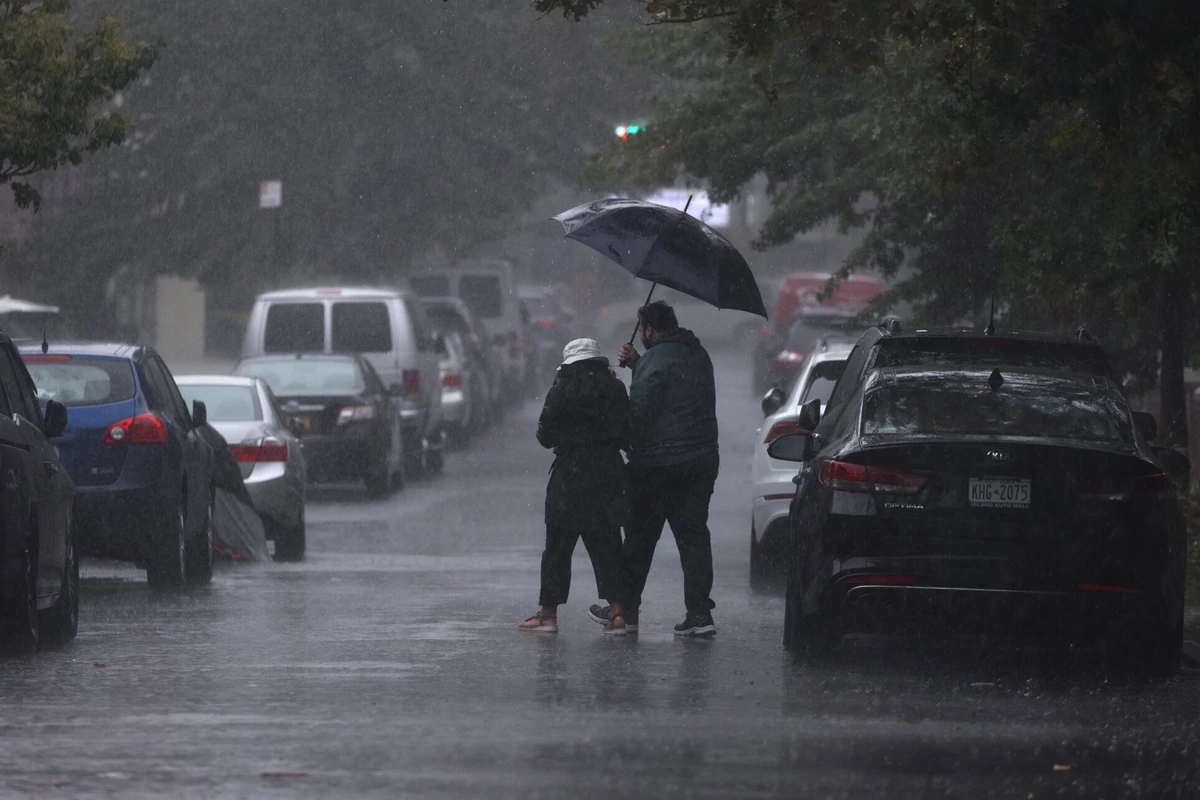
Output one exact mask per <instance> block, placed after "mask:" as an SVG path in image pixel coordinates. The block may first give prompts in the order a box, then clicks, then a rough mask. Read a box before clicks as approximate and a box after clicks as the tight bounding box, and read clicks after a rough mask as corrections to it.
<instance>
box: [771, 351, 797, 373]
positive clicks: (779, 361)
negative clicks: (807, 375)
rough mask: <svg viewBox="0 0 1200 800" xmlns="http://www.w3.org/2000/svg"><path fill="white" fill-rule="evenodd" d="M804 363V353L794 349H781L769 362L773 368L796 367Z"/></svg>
mask: <svg viewBox="0 0 1200 800" xmlns="http://www.w3.org/2000/svg"><path fill="white" fill-rule="evenodd" d="M803 363H804V353H800V352H798V351H796V350H783V351H780V353H779V355H777V356H775V360H774V361H772V362H771V364H772V365H773V366H774V367H775V369H796V368H797V367H799V366H800V365H801V364H803Z"/></svg>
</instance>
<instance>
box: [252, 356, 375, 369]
mask: <svg viewBox="0 0 1200 800" xmlns="http://www.w3.org/2000/svg"><path fill="white" fill-rule="evenodd" d="M365 360H366V359H365V358H364V357H363V356H362V355H361V354H359V353H264V354H263V355H260V356H247V357H246V358H243V359H242V360H241V361H239V362H238V365H239V366H240V365H242V364H252V363H255V362H258V361H353V362H354V363H356V364H357V363H359V362H362V361H365Z"/></svg>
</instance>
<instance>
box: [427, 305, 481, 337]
mask: <svg viewBox="0 0 1200 800" xmlns="http://www.w3.org/2000/svg"><path fill="white" fill-rule="evenodd" d="M425 316H426V317H428V318H429V324H430V325H432V326H433V328H434V329H435V330H439V331H445V332H451V333H457V334H459V335H461V336H470V335H471V326H470V325H468V324H467V320H466V319H465V318H464V317H463V315H462V314H460V313H458V312H457V311H456V310H454V309H453V308H450V307H449V306H425Z"/></svg>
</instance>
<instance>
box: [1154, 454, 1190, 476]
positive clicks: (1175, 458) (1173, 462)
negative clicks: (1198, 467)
mask: <svg viewBox="0 0 1200 800" xmlns="http://www.w3.org/2000/svg"><path fill="white" fill-rule="evenodd" d="M1150 449H1151V450H1152V451H1154V456H1155V457H1156V458H1157V459H1158V463H1160V464H1162V465H1163V469H1165V470H1166V471H1167V472H1168V473H1169V474H1170V475H1172V476H1174V477H1178V476H1180V475H1187V474H1188V473H1189V472H1191V471H1192V461H1191V459H1189V458H1188V457H1187V456H1185V455H1184V454H1183V453H1181V452H1179V451H1178V450H1172V449H1171V448H1170V447H1152V448H1150Z"/></svg>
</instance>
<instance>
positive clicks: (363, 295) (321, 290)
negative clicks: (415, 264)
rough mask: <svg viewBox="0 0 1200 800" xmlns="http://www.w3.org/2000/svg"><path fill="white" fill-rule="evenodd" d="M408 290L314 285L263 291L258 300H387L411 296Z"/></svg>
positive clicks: (384, 287)
mask: <svg viewBox="0 0 1200 800" xmlns="http://www.w3.org/2000/svg"><path fill="white" fill-rule="evenodd" d="M411 296H412V295H411V293H410V292H406V291H404V290H402V289H395V288H392V287H388V286H314V287H311V288H297V289H279V290H277V291H274V292H264V293H263V294H260V295H259V296H258V300H260V301H268V302H270V301H277V300H329V299H333V298H340V299H342V300H387V299H390V298H393V297H411Z"/></svg>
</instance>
